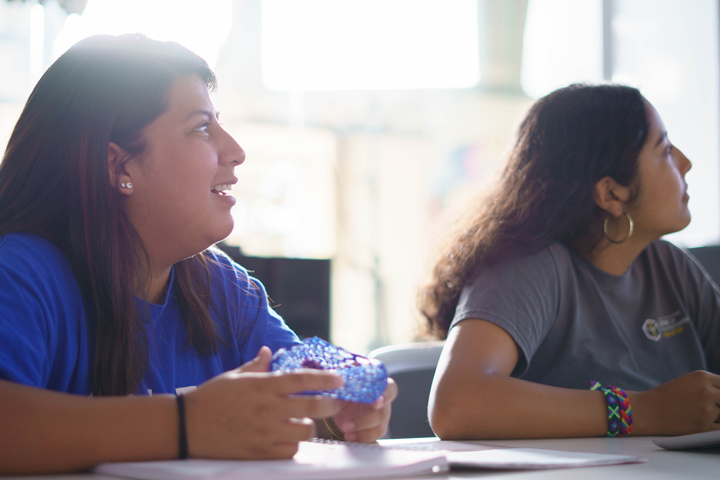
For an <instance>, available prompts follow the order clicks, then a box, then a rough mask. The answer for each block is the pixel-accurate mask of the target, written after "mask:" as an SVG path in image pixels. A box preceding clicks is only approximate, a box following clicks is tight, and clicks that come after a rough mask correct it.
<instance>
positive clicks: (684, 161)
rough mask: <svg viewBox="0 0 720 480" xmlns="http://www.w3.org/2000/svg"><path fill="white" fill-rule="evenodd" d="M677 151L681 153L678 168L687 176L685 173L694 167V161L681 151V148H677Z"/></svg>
mask: <svg viewBox="0 0 720 480" xmlns="http://www.w3.org/2000/svg"><path fill="white" fill-rule="evenodd" d="M677 152H678V154H679V157H680V159H679V161H678V168H679V169H680V172H681V173H682V174H683V176H685V174H686V173H687V172H688V171H689V170H690V169H691V168H692V162H691V161H690V159H689V158H687V157H686V156H685V154H684V153H683V152H682V151H680V149H677Z"/></svg>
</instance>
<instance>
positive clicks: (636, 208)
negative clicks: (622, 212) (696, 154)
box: [627, 101, 692, 239]
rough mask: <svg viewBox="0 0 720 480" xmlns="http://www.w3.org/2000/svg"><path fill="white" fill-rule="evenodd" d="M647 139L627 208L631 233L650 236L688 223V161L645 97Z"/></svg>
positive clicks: (676, 228) (639, 158) (657, 235)
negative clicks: (633, 197) (635, 192)
mask: <svg viewBox="0 0 720 480" xmlns="http://www.w3.org/2000/svg"><path fill="white" fill-rule="evenodd" d="M645 110H646V112H647V120H648V126H649V130H648V139H647V141H646V142H645V145H644V146H643V148H642V150H641V151H640V155H639V157H638V178H639V182H640V183H639V185H640V190H639V195H638V198H637V200H636V201H635V202H634V203H633V205H632V206H630V207H628V208H627V211H628V213H629V214H630V215H632V217H633V219H634V220H635V233H636V235H642V236H645V237H648V238H651V239H654V238H659V237H661V236H662V235H666V234H668V233H672V232H677V231H678V230H682V229H683V228H685V227H686V226H687V225H688V224H689V223H690V210H689V209H688V200H689V196H688V194H687V183H686V182H685V174H686V173H687V172H688V170H690V168H691V167H692V164H691V163H690V160H688V158H687V157H686V156H685V155H683V153H682V152H681V151H680V150H678V149H677V148H676V147H675V146H673V145H672V143H670V140H669V139H668V135H667V131H666V130H665V125H664V124H663V122H662V120H661V119H660V116H659V115H658V113H657V111H655V108H653V106H652V105H650V103H649V102H647V101H645Z"/></svg>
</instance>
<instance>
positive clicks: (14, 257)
mask: <svg viewBox="0 0 720 480" xmlns="http://www.w3.org/2000/svg"><path fill="white" fill-rule="evenodd" d="M0 271H3V272H5V274H6V275H9V276H12V277H15V278H17V277H20V278H30V279H33V280H35V281H40V282H42V283H47V282H49V281H52V280H53V279H57V280H60V281H66V280H67V278H68V277H72V278H73V279H74V275H73V273H72V269H71V268H70V264H69V263H68V262H67V260H66V258H65V255H64V254H63V252H62V251H61V250H60V249H59V248H58V247H57V246H55V245H54V244H53V243H51V242H50V241H49V240H47V239H45V238H42V237H40V236H38V235H33V234H29V233H12V234H9V235H5V236H3V237H0Z"/></svg>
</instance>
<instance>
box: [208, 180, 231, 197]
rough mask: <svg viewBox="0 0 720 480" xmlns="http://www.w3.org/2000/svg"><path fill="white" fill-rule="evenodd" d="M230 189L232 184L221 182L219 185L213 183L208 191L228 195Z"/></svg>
mask: <svg viewBox="0 0 720 480" xmlns="http://www.w3.org/2000/svg"><path fill="white" fill-rule="evenodd" d="M230 190H232V184H229V183H223V184H221V185H215V186H214V187H212V188H211V189H210V191H211V192H212V193H214V194H216V195H220V196H223V197H225V196H228V195H230Z"/></svg>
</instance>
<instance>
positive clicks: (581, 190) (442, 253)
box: [419, 84, 648, 338]
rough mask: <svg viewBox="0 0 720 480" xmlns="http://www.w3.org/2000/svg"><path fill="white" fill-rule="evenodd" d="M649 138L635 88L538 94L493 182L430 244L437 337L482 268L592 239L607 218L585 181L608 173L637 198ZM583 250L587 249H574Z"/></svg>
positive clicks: (427, 301)
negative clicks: (440, 239)
mask: <svg viewBox="0 0 720 480" xmlns="http://www.w3.org/2000/svg"><path fill="white" fill-rule="evenodd" d="M647 135H648V122H647V117H646V111H645V104H644V101H643V97H642V95H641V94H640V92H639V91H638V90H637V89H635V88H631V87H627V86H622V85H611V84H605V85H582V84H577V85H571V86H569V87H566V88H562V89H559V90H556V91H554V92H552V93H550V94H549V95H547V96H546V97H543V98H541V99H540V100H538V101H537V102H536V103H535V104H534V105H533V106H532V107H531V108H530V110H529V112H528V114H527V116H526V117H525V119H524V120H523V121H522V123H521V125H520V128H519V130H518V135H517V140H516V142H515V144H514V147H513V149H512V151H511V153H510V155H509V158H508V162H507V164H506V166H505V168H504V170H503V172H502V175H501V177H500V181H499V182H498V184H497V187H496V188H495V189H494V190H493V191H492V193H491V194H490V195H488V196H487V197H485V198H484V199H483V201H482V202H481V204H480V205H479V206H478V207H477V208H474V209H473V210H472V212H471V213H470V214H469V215H468V217H467V218H466V219H465V220H464V221H462V222H460V224H459V225H458V228H457V229H456V230H455V231H453V232H452V233H451V234H450V235H449V236H448V237H447V239H446V241H445V243H443V244H442V245H441V247H440V248H439V250H438V254H437V258H436V260H435V262H434V264H433V269H432V275H431V279H430V282H429V283H428V284H427V285H426V286H425V287H423V289H421V292H420V296H419V307H420V311H421V312H422V314H423V315H424V316H425V318H426V319H427V321H428V325H429V331H430V333H431V334H434V335H435V336H438V337H440V338H444V337H445V336H446V335H447V330H448V328H449V326H450V323H451V321H452V318H453V316H454V314H455V308H456V306H457V302H458V296H459V294H460V291H461V290H462V288H463V287H464V286H465V284H466V283H467V281H468V280H469V279H470V277H471V276H472V275H473V274H474V273H476V272H477V271H478V269H479V268H482V266H483V265H490V264H493V263H495V262H498V261H501V260H503V259H507V258H510V257H513V256H520V255H525V254H529V253H533V252H536V251H539V250H540V249H542V248H544V247H546V246H548V245H550V244H551V243H553V242H562V243H563V244H565V245H567V246H568V247H570V248H576V249H579V248H578V246H579V244H580V243H583V244H584V245H591V246H594V245H597V243H598V242H599V240H600V239H601V235H602V230H601V229H599V228H598V227H599V226H600V225H602V221H603V220H604V219H605V216H606V214H605V212H604V211H602V210H601V209H600V208H599V207H598V206H597V204H596V203H595V201H594V200H593V187H594V185H595V184H596V183H597V182H598V181H600V180H601V179H602V178H605V177H611V178H612V179H614V180H615V181H616V182H618V183H619V184H621V185H624V186H631V187H632V191H633V196H634V197H635V198H636V197H637V194H638V188H639V186H638V183H637V181H636V176H637V159H638V156H639V154H640V150H641V149H642V147H643V145H644V143H645V140H646V138H647ZM582 253H589V252H582Z"/></svg>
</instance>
